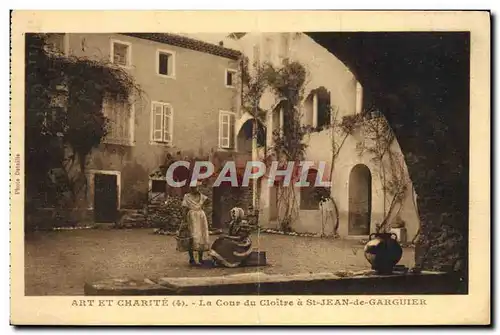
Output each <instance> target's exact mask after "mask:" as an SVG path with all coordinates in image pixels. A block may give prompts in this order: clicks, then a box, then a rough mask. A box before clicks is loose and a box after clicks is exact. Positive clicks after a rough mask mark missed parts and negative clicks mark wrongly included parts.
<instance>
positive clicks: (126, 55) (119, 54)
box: [111, 41, 132, 66]
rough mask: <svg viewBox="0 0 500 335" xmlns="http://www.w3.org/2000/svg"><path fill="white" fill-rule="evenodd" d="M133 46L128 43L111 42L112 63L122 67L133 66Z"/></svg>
mask: <svg viewBox="0 0 500 335" xmlns="http://www.w3.org/2000/svg"><path fill="white" fill-rule="evenodd" d="M131 58H132V45H131V44H130V43H128V42H122V41H111V62H112V63H114V64H117V65H121V66H130V65H131V64H132V60H131Z"/></svg>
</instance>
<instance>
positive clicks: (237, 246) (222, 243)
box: [209, 207, 252, 268]
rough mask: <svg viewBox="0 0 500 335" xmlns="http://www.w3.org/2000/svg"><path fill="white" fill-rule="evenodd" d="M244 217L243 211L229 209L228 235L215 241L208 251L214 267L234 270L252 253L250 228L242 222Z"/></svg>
mask: <svg viewBox="0 0 500 335" xmlns="http://www.w3.org/2000/svg"><path fill="white" fill-rule="evenodd" d="M244 215H245V213H244V211H243V209H241V208H239V207H235V208H233V209H231V223H230V225H229V234H228V235H222V236H221V237H219V238H218V239H216V240H215V241H214V243H213V244H212V246H211V248H210V251H209V254H210V256H212V259H213V260H214V263H215V265H221V266H225V267H229V268H234V267H237V266H240V265H241V264H242V263H243V262H244V261H245V260H246V259H247V258H248V256H249V255H250V254H251V253H252V240H251V239H250V237H249V235H250V227H249V225H248V222H247V221H246V220H243V217H244Z"/></svg>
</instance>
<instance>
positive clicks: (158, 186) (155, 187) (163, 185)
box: [151, 180, 167, 193]
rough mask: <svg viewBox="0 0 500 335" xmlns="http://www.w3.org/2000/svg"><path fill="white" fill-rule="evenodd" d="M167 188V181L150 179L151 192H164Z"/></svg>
mask: <svg viewBox="0 0 500 335" xmlns="http://www.w3.org/2000/svg"><path fill="white" fill-rule="evenodd" d="M166 190H167V182H166V181H165V180H152V181H151V192H153V193H165V192H166Z"/></svg>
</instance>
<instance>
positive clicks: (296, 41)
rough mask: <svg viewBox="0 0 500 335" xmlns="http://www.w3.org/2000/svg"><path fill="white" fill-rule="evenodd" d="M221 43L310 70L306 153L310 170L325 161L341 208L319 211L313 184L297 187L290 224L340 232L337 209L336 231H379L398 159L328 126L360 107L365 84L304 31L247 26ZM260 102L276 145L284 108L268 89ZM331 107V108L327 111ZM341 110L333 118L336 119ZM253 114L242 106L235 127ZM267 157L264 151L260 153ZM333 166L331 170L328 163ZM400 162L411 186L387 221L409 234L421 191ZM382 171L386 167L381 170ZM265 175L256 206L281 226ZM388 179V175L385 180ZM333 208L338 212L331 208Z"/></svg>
mask: <svg viewBox="0 0 500 335" xmlns="http://www.w3.org/2000/svg"><path fill="white" fill-rule="evenodd" d="M224 45H227V46H228V47H230V48H233V49H236V50H239V51H241V52H242V53H243V54H244V55H246V56H247V57H248V59H249V63H251V64H252V63H254V62H257V63H262V62H270V63H272V64H273V65H275V66H280V65H282V64H283V62H284V60H288V61H298V62H300V63H301V64H302V65H304V67H305V68H306V71H307V80H306V85H305V99H304V101H303V103H302V106H301V111H300V112H301V120H302V124H304V125H309V126H312V127H313V128H316V130H315V131H312V132H311V133H310V134H309V135H307V136H306V137H305V138H304V140H305V141H306V143H307V150H306V160H307V161H311V162H313V163H314V165H313V167H312V169H311V172H318V171H319V170H321V167H320V166H319V165H321V162H324V163H325V165H324V166H323V171H324V174H325V175H326V180H327V181H330V182H331V185H332V186H331V188H330V189H329V192H330V194H331V196H332V197H333V198H334V199H335V202H336V207H337V209H336V210H334V211H333V213H332V212H330V214H329V213H328V212H325V211H322V210H320V207H319V200H318V199H317V197H316V196H315V192H314V190H311V188H304V187H301V188H297V189H296V201H297V207H298V209H299V210H298V216H297V217H296V219H295V220H294V222H293V224H292V227H291V228H292V229H293V230H294V231H297V232H304V233H317V234H323V235H331V234H333V233H334V231H335V225H336V224H335V222H336V220H335V219H334V217H335V216H336V215H337V214H338V217H339V226H338V229H337V231H336V232H337V233H338V234H339V235H340V236H342V237H350V236H352V237H366V236H368V235H369V234H370V233H373V232H375V231H376V225H377V224H380V223H381V222H382V221H383V219H384V217H386V215H387V213H389V207H390V205H391V199H392V198H391V195H390V194H388V192H386V191H384V189H385V188H384V186H383V185H384V183H383V182H382V180H386V178H384V177H383V176H382V173H381V167H382V165H383V167H384V169H383V171H392V170H393V162H392V161H390V160H389V159H387V157H385V158H384V160H383V163H382V164H378V163H376V162H375V161H374V159H373V155H371V154H368V153H360V152H359V150H358V149H359V143H360V142H362V140H363V139H362V138H361V137H362V136H363V135H362V134H361V133H360V131H354V133H353V134H352V135H350V136H347V137H346V138H345V139H344V137H343V136H342V135H339V134H338V133H337V132H336V131H334V129H332V128H331V127H329V125H331V124H332V123H335V122H339V121H340V120H341V119H342V118H343V117H344V116H353V115H359V114H361V113H363V111H364V108H365V106H364V105H363V104H364V101H363V88H362V86H361V84H360V83H359V82H358V81H357V79H356V78H355V76H354V75H353V74H352V73H351V71H350V70H349V69H348V68H347V67H346V66H345V65H344V64H343V63H342V62H341V61H340V60H339V59H337V58H336V57H335V56H334V55H333V54H331V53H330V52H328V51H327V50H326V49H324V48H323V47H322V46H320V45H319V44H317V43H316V42H315V41H314V40H312V39H311V38H310V37H308V36H307V35H305V34H302V33H247V34H236V36H234V34H233V36H232V38H227V39H225V40H224ZM261 106H262V108H263V109H265V110H268V111H269V112H268V114H267V119H266V127H267V136H266V146H267V147H268V148H270V147H272V145H273V138H272V130H275V129H282V128H283V124H284V120H283V111H282V110H281V109H280V107H279V102H278V101H276V98H275V97H274V96H273V95H272V94H271V93H270V92H267V93H266V94H265V95H264V97H263V99H262V101H261ZM325 106H329V107H330V108H329V110H330V112H329V113H325V111H326V110H327V109H328V108H325ZM334 117H336V120H334V119H333V118H334ZM249 119H251V116H250V115H248V114H245V113H241V116H240V119H238V120H237V121H236V130H235V133H236V134H239V132H240V128H239V127H242V126H243V125H244V124H245V123H246V122H247V120H249ZM332 136H334V137H335V141H336V143H343V144H342V147H341V149H340V151H339V152H338V155H337V157H336V159H335V160H334V161H332V145H331V143H332ZM391 152H394V153H395V154H396V155H398V156H401V155H402V153H401V149H400V148H399V145H398V143H397V140H394V141H393V142H392V144H391ZM259 155H260V157H261V158H263V153H262V152H260V153H259ZM332 163H333V164H335V165H334V169H333V173H332V175H331V176H329V172H330V167H331V165H332ZM398 163H399V164H400V165H401V166H400V168H401V169H402V171H403V172H402V178H403V179H405V180H407V181H408V185H407V190H406V191H405V192H404V194H403V196H402V200H401V201H400V203H399V204H398V205H397V206H395V207H394V208H393V210H391V213H392V214H391V215H389V216H390V223H391V224H393V223H394V222H395V221H399V222H400V223H401V222H404V226H405V228H406V232H407V238H408V239H412V238H413V237H414V236H415V235H416V234H417V231H418V227H419V219H418V210H417V207H416V194H415V193H414V191H413V186H412V185H411V181H410V180H409V176H408V170H407V168H406V165H405V164H404V159H403V160H402V161H401V160H400V161H399V162H398ZM384 173H385V172H384ZM268 185H269V184H268V180H267V179H266V178H262V180H261V187H260V191H259V210H260V218H259V221H260V222H261V225H263V226H264V227H267V228H279V216H280V211H282V210H283V209H282V208H280V201H279V189H278V187H276V186H272V187H269V186H268ZM385 185H386V186H387V182H386V183H385ZM332 214H333V215H332Z"/></svg>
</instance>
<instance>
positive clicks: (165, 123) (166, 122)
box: [163, 106, 172, 143]
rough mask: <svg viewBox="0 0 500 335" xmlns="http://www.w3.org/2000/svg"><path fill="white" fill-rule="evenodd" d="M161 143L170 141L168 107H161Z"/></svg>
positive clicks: (170, 129)
mask: <svg viewBox="0 0 500 335" xmlns="http://www.w3.org/2000/svg"><path fill="white" fill-rule="evenodd" d="M163 141H164V142H166V143H170V142H171V141H172V111H171V110H170V107H169V106H163Z"/></svg>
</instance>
